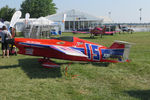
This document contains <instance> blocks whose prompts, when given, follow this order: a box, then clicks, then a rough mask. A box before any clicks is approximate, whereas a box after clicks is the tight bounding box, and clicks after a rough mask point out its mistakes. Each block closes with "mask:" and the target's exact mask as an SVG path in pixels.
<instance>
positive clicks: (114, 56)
mask: <svg viewBox="0 0 150 100" xmlns="http://www.w3.org/2000/svg"><path fill="white" fill-rule="evenodd" d="M14 43H15V45H16V47H17V48H18V49H19V51H18V53H19V54H23V55H31V56H41V57H43V58H42V59H39V62H41V64H42V66H43V67H46V68H53V67H59V65H57V64H55V63H53V62H52V61H51V60H50V58H57V59H64V60H71V61H87V62H112V63H116V62H128V61H129V60H128V55H129V50H130V47H131V44H130V43H128V42H124V41H115V42H114V43H113V44H112V45H111V46H110V47H105V46H102V45H99V44H96V43H92V42H89V41H87V40H83V39H79V38H77V37H71V36H63V37H58V38H51V39H29V38H15V39H14Z"/></svg>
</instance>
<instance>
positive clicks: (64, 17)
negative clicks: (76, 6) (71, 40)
mask: <svg viewBox="0 0 150 100" xmlns="http://www.w3.org/2000/svg"><path fill="white" fill-rule="evenodd" d="M66 17H67V14H64V16H63V21H62V22H63V23H64V22H65V21H66Z"/></svg>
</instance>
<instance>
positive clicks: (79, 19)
mask: <svg viewBox="0 0 150 100" xmlns="http://www.w3.org/2000/svg"><path fill="white" fill-rule="evenodd" d="M64 15H66V16H64ZM64 17H65V18H64ZM45 18H47V19H49V20H52V21H54V22H58V23H60V24H61V31H62V32H70V31H72V30H77V29H86V28H94V27H95V26H101V24H102V22H103V19H102V18H99V17H96V16H93V15H90V14H87V13H85V12H81V11H77V10H74V9H73V10H69V11H66V12H62V13H58V14H54V15H49V16H46V17H45Z"/></svg>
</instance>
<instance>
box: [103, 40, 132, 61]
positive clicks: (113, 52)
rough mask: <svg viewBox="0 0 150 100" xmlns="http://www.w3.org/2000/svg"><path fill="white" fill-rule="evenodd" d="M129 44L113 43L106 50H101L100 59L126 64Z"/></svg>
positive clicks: (122, 42)
mask: <svg viewBox="0 0 150 100" xmlns="http://www.w3.org/2000/svg"><path fill="white" fill-rule="evenodd" d="M130 48H131V43H128V42H124V41H115V42H114V43H113V44H112V45H111V46H110V47H109V48H108V49H103V50H102V57H103V59H105V60H111V61H112V62H113V61H114V62H128V61H129V60H128V57H129V52H130Z"/></svg>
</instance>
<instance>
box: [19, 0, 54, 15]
mask: <svg viewBox="0 0 150 100" xmlns="http://www.w3.org/2000/svg"><path fill="white" fill-rule="evenodd" d="M52 1H53V0H25V1H24V2H23V3H22V4H21V9H20V10H21V12H22V15H23V17H24V16H25V14H26V13H30V16H31V17H32V18H38V17H41V16H47V15H51V14H55V13H56V9H57V8H56V5H55V3H52Z"/></svg>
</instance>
